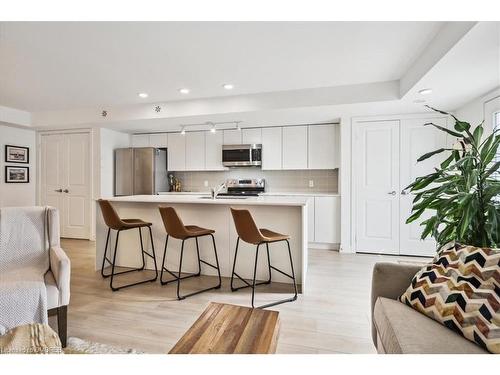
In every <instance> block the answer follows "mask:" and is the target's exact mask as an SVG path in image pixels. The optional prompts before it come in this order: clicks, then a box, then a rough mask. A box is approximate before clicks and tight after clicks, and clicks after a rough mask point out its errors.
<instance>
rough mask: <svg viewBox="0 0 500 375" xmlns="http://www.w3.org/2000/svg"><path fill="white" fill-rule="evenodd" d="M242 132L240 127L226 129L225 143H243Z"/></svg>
mask: <svg viewBox="0 0 500 375" xmlns="http://www.w3.org/2000/svg"><path fill="white" fill-rule="evenodd" d="M241 133H242V131H241V130H238V129H230V130H224V144H225V145H241Z"/></svg>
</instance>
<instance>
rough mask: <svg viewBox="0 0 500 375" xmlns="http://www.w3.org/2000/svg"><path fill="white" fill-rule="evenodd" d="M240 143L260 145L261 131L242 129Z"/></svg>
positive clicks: (258, 129)
mask: <svg viewBox="0 0 500 375" xmlns="http://www.w3.org/2000/svg"><path fill="white" fill-rule="evenodd" d="M241 143H242V144H244V145H246V144H252V145H253V144H261V143H262V129H261V128H256V129H242V130H241Z"/></svg>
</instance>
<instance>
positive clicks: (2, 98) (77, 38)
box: [0, 22, 442, 112]
mask: <svg viewBox="0 0 500 375" xmlns="http://www.w3.org/2000/svg"><path fill="white" fill-rule="evenodd" d="M441 26H442V23H440V22H309V23H307V22H287V23H276V22H271V23H264V22H250V23H248V22H247V23H245V22H243V23H242V22H237V23H236V22H211V23H209V22H157V23H143V22H135V23H130V22H129V23H126V22H114V23H112V22H101V23H95V22H89V23H67V22H62V23H54V22H44V23H20V22H13V23H5V22H3V23H0V105H5V106H9V107H14V108H18V109H22V110H26V111H31V112H36V111H47V110H62V109H66V110H67V109H76V108H102V107H103V106H124V105H130V104H137V103H143V102H144V101H148V102H152V103H153V102H167V101H173V100H181V99H188V98H189V99H192V98H203V97H218V96H223V95H241V94H249V93H260V92H271V91H281V90H293V89H305V88H315V87H329V86H339V85H353V84H360V83H370V82H382V81H391V80H398V79H399V78H401V76H402V75H403V74H404V73H405V72H406V71H407V69H408V68H409V66H410V65H411V64H412V62H413V61H414V60H415V59H416V58H417V57H418V56H419V55H420V53H421V52H422V50H423V49H425V47H426V46H427V44H428V43H429V41H430V40H431V39H432V38H433V37H434V36H435V35H436V34H437V32H438V31H439V29H440V27H441ZM223 83H233V84H234V85H235V89H234V90H232V91H226V90H224V89H223V88H222V87H221V85H222V84H223ZM181 87H186V88H189V89H190V90H191V93H190V94H189V95H188V96H185V95H181V94H180V93H178V92H177V89H179V88H181ZM138 92H147V93H149V95H150V96H149V98H148V99H146V100H144V99H140V98H138V97H137V93H138Z"/></svg>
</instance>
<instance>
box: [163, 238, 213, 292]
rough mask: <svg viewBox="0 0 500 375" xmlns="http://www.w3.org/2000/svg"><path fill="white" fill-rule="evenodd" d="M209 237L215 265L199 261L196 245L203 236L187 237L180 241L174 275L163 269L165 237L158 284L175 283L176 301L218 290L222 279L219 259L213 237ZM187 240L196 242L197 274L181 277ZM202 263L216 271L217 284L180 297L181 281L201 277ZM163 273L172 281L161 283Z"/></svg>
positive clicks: (165, 251)
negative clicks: (177, 265) (177, 264)
mask: <svg viewBox="0 0 500 375" xmlns="http://www.w3.org/2000/svg"><path fill="white" fill-rule="evenodd" d="M210 236H211V237H212V243H213V246H214V254H215V263H216V264H215V265H213V264H211V263H208V262H206V261H204V260H203V259H201V257H200V249H199V245H198V237H203V236H195V237H188V238H186V239H183V240H182V244H181V254H180V259H179V272H178V273H177V275H176V274H175V273H173V272H172V271H169V270H168V269H167V268H166V267H165V259H166V256H167V255H166V254H167V244H168V235H167V240H166V241H165V250H164V253H163V264H162V270H161V274H160V283H161V284H162V285H166V284H168V283H170V282H173V281H176V282H177V291H176V293H177V299H178V300H183V299H185V298H187V297H191V296H194V295H196V294H200V293H203V292H207V291H209V290H213V289H219V288H220V287H221V285H222V278H221V273H220V266H219V258H218V256H217V246H216V245H215V238H214V236H213V235H212V234H210ZM189 238H194V239H195V241H196V253H197V256H198V272H197V273H194V274H189V275H186V276H181V275H182V261H183V258H184V242H185V241H186V240H188V239H189ZM202 263H203V264H205V265H207V266H210V267H212V268H214V269H216V270H217V274H218V279H219V282H218V283H217V285H215V286H213V287H210V288H205V289H202V290H198V291H195V292H192V293H189V294H185V295H181V280H184V279H189V278H191V277H197V276H200V275H201V264H202ZM163 271H167V272H168V273H169V274H170V275H172V276H173V279H171V280H167V281H163Z"/></svg>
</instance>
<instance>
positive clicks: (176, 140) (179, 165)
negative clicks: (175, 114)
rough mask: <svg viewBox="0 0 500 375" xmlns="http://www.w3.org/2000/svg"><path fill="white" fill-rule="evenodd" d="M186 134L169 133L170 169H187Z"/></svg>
mask: <svg viewBox="0 0 500 375" xmlns="http://www.w3.org/2000/svg"><path fill="white" fill-rule="evenodd" d="M186 135H187V134H186ZM186 135H182V134H180V133H170V134H169V135H168V170H169V171H172V172H173V171H184V170H186Z"/></svg>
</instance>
